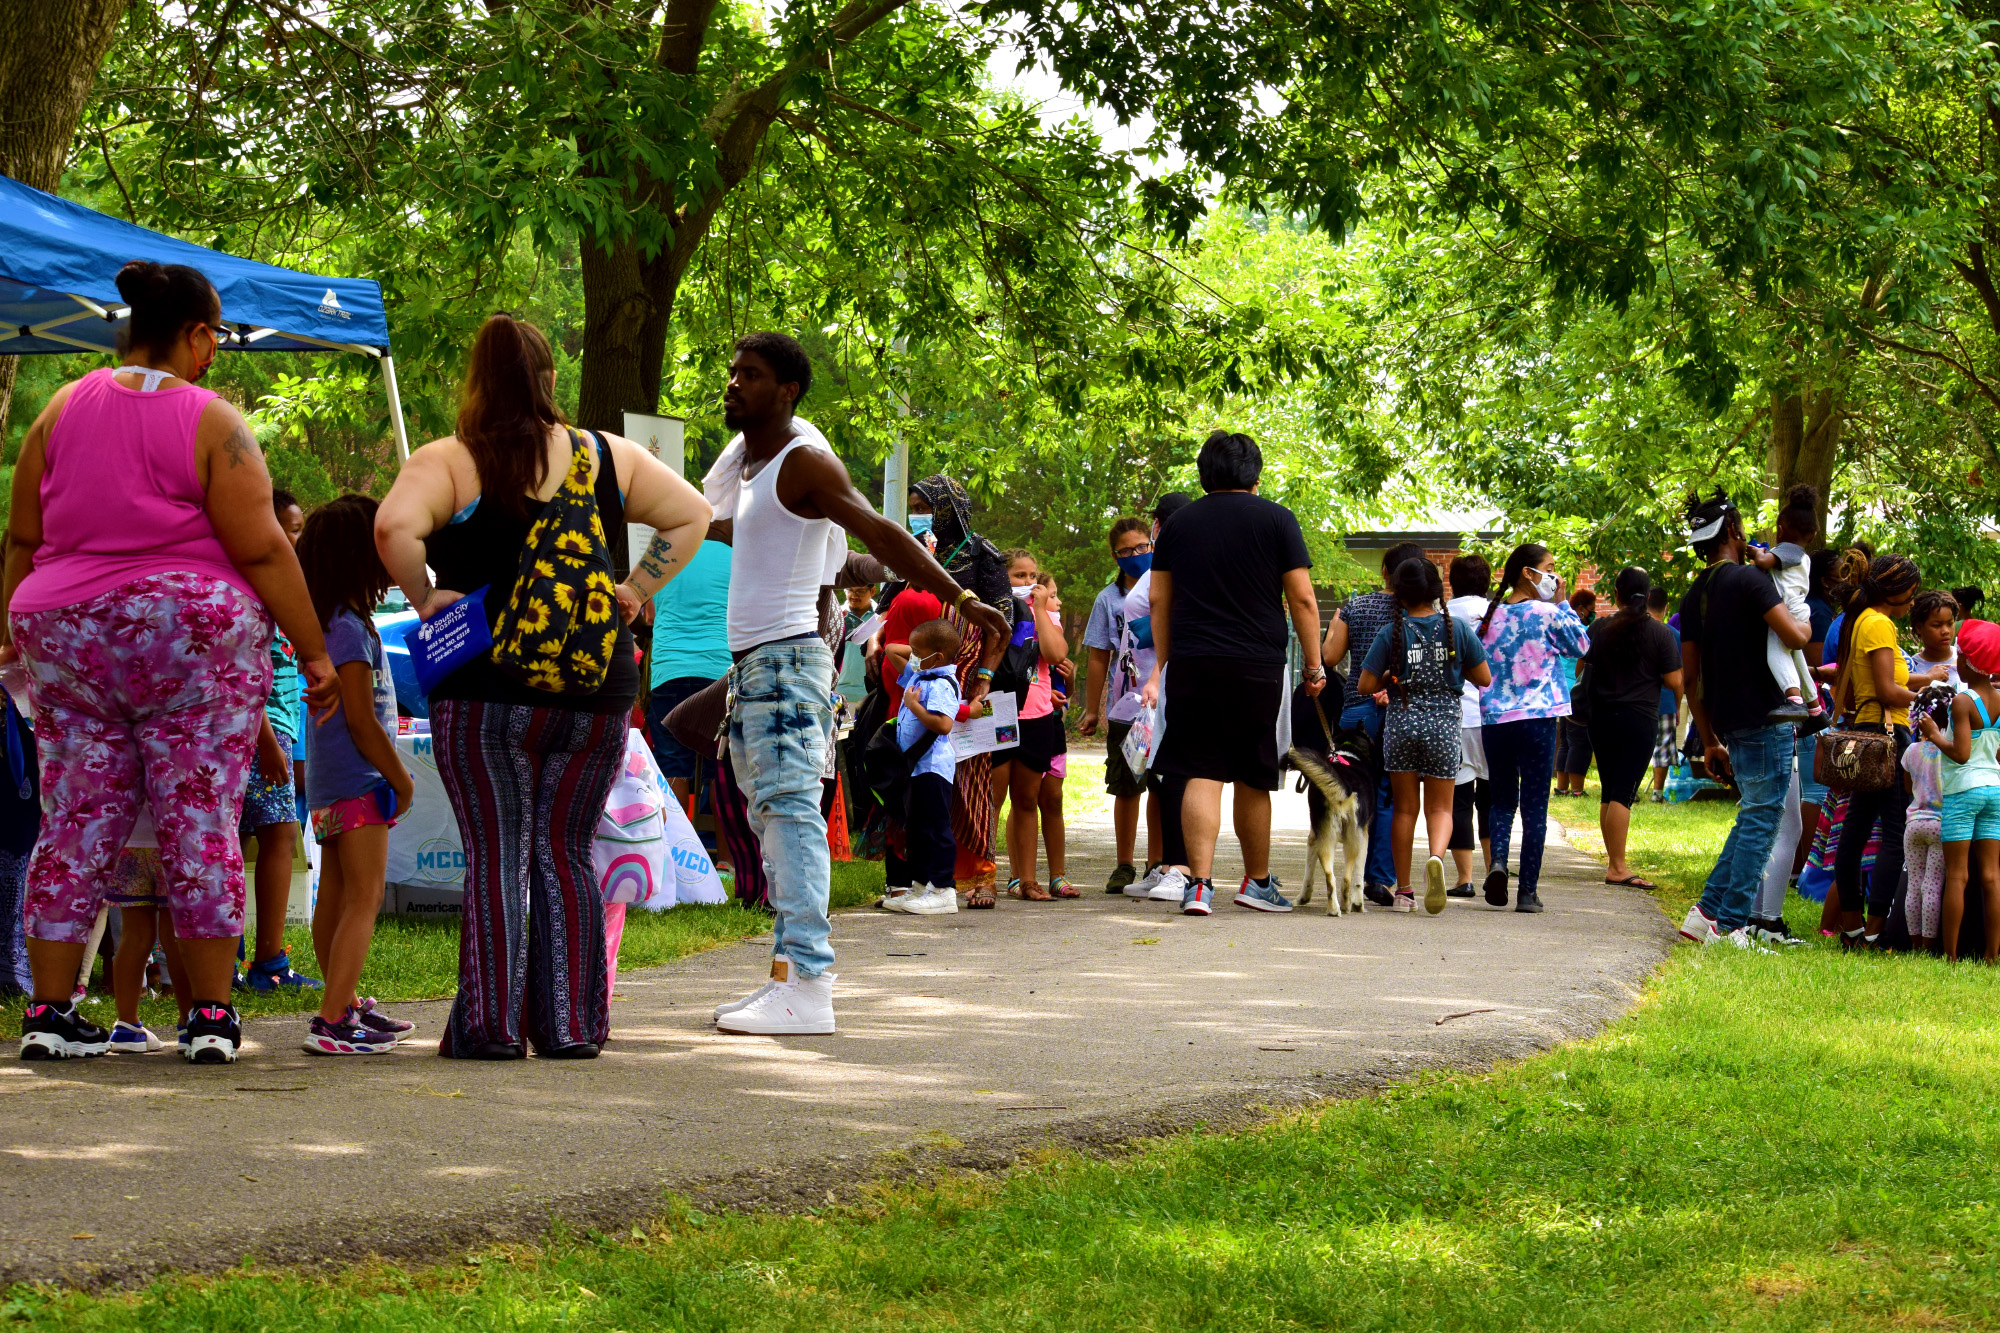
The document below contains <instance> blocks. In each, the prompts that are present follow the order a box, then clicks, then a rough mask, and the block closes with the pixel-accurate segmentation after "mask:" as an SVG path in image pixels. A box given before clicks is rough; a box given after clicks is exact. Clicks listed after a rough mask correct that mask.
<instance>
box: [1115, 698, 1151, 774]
mask: <svg viewBox="0 0 2000 1333" xmlns="http://www.w3.org/2000/svg"><path fill="white" fill-rule="evenodd" d="M1159 719H1160V710H1159V708H1158V707H1157V706H1155V705H1153V704H1143V705H1141V706H1140V708H1139V715H1138V716H1137V717H1135V718H1133V719H1132V729H1131V730H1130V731H1128V732H1126V733H1125V745H1124V750H1123V753H1124V755H1125V764H1126V767H1128V768H1130V769H1131V770H1132V776H1133V777H1135V778H1143V777H1145V776H1146V768H1147V766H1148V765H1149V764H1151V763H1152V761H1153V736H1154V733H1155V732H1156V731H1157V730H1158V729H1159Z"/></svg>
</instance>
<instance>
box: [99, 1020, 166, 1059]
mask: <svg viewBox="0 0 2000 1333" xmlns="http://www.w3.org/2000/svg"><path fill="white" fill-rule="evenodd" d="M166 1049H167V1044H166V1043H165V1042H163V1041H161V1040H160V1039H159V1038H158V1037H156V1036H154V1035H153V1034H152V1033H151V1032H149V1031H147V1029H146V1028H145V1026H144V1025H143V1024H139V1023H127V1022H126V1021H125V1020H124V1019H122V1018H121V1019H119V1020H118V1021H117V1022H116V1023H113V1024H112V1025H111V1053H112V1054H113V1055H151V1054H152V1053H153V1052H155V1051H164V1050H166Z"/></svg>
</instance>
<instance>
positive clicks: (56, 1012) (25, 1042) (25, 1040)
mask: <svg viewBox="0 0 2000 1333" xmlns="http://www.w3.org/2000/svg"><path fill="white" fill-rule="evenodd" d="M110 1049H111V1034H110V1033H109V1032H106V1031H105V1030H104V1029H103V1028H101V1027H99V1026H97V1024H95V1023H93V1022H91V1021H90V1020H89V1019H87V1018H85V1017H84V1016H83V1015H82V1014H79V1013H78V1012H77V1011H76V1006H75V1005H74V1004H70V1005H66V1006H65V1007H63V1008H61V1009H58V1008H56V1007H55V1006H54V1005H52V1004H49V1003H47V1002H37V1003H34V1004H31V1005H29V1006H28V1008H27V1011H26V1012H25V1013H23V1014H22V1015H21V1058H22V1059H23V1060H79V1059H87V1058H89V1057H90V1056H94V1055H103V1054H104V1053H105V1052H106V1051H108V1050H110Z"/></svg>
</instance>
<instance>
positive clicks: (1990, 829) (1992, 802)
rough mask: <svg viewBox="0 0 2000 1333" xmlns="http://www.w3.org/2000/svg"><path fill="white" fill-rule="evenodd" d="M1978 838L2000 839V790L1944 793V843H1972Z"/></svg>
mask: <svg viewBox="0 0 2000 1333" xmlns="http://www.w3.org/2000/svg"><path fill="white" fill-rule="evenodd" d="M1975 838H1980V839H1984V838H2000V787H1973V788H1971V789H1969V790H1967V791H1948V792H1946V793H1945V794H1944V840H1945V841H1946V842H1971V841H1972V840H1973V839H1975Z"/></svg>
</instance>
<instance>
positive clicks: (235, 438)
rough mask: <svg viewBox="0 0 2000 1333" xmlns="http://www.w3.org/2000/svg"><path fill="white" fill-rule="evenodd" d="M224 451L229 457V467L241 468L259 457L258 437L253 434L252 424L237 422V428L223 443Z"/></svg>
mask: <svg viewBox="0 0 2000 1333" xmlns="http://www.w3.org/2000/svg"><path fill="white" fill-rule="evenodd" d="M222 451H223V452H224V453H226V454H228V455H229V466H231V467H241V466H242V465H243V464H244V463H246V462H248V461H249V460H250V459H253V458H256V457H258V456H259V455H258V452H257V437H256V436H255V435H254V434H252V433H251V431H250V424H249V423H248V422H246V421H241V420H239V421H237V423H236V428H235V429H234V430H232V431H230V433H229V437H228V438H227V439H225V440H224V441H223V442H222Z"/></svg>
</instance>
